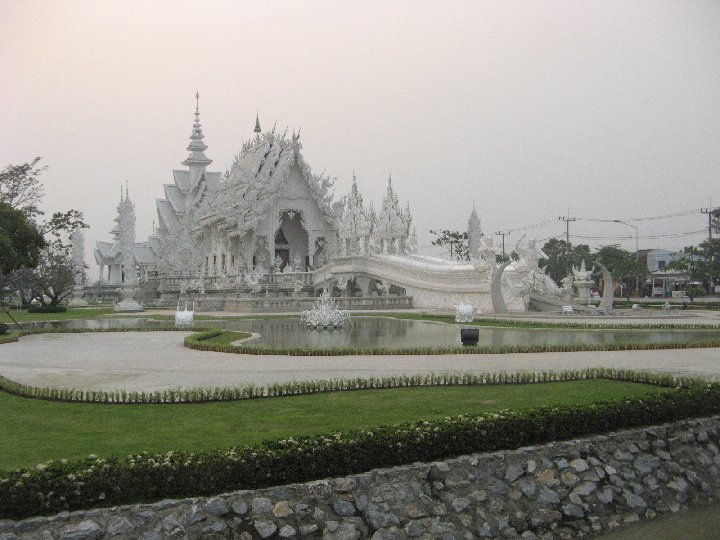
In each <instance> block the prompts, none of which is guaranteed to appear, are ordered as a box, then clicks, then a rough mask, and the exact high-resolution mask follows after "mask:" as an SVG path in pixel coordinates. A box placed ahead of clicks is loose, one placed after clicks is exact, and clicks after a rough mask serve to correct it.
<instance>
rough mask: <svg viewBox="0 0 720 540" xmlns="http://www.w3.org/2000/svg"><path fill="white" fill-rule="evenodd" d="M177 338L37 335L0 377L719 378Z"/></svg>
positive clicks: (612, 355) (155, 385) (188, 383)
mask: <svg viewBox="0 0 720 540" xmlns="http://www.w3.org/2000/svg"><path fill="white" fill-rule="evenodd" d="M185 335H187V334H186V333H184V332H122V333H112V332H110V333H88V334H39V335H34V336H26V337H23V338H21V339H20V341H19V342H18V343H10V344H6V345H1V346H0V375H3V376H5V377H7V378H9V379H12V380H14V381H18V382H21V383H25V384H30V385H34V386H54V387H64V388H77V389H96V390H115V389H125V390H160V389H167V388H178V387H185V388H187V387H193V386H202V387H221V386H236V385H244V384H250V383H253V384H257V385H266V384H270V383H275V382H283V381H291V380H310V379H321V378H324V379H327V378H333V377H343V378H349V377H370V376H380V375H393V374H415V373H430V372H435V373H439V372H492V371H547V370H566V369H577V368H585V367H613V368H631V369H643V370H652V371H659V372H667V373H674V374H677V375H703V376H707V377H711V378H720V349H684V350H656V351H619V352H577V353H532V354H504V355H480V354H474V355H421V356H394V355H389V356H334V357H323V356H319V357H318V356H305V357H303V356H299V357H298V356H279V355H267V356H254V355H252V356H251V355H238V354H228V353H215V352H201V351H195V350H192V349H188V348H186V347H184V346H183V337H184V336H185Z"/></svg>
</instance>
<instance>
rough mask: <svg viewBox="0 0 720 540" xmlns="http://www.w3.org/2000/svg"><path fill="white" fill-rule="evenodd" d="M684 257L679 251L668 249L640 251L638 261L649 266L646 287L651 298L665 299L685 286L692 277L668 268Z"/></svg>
mask: <svg viewBox="0 0 720 540" xmlns="http://www.w3.org/2000/svg"><path fill="white" fill-rule="evenodd" d="M680 257H682V253H681V252H679V251H668V250H666V249H642V250H640V251H638V259H640V260H641V261H642V262H644V263H645V264H646V265H647V268H648V271H649V272H650V276H649V278H648V279H647V280H646V281H645V285H646V286H647V288H648V289H649V294H650V296H653V297H656V298H665V297H667V296H670V295H671V294H672V291H674V290H678V289H679V288H680V287H681V286H683V285H685V284H686V283H687V282H688V280H689V279H690V276H688V275H687V274H686V273H684V272H678V271H676V270H668V269H667V266H668V265H669V264H670V263H671V262H672V261H676V260H678V259H679V258H680Z"/></svg>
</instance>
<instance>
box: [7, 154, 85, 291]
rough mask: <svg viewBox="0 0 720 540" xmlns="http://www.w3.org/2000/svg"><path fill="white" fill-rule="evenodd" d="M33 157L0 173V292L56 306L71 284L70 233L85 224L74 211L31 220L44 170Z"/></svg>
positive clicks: (37, 213) (35, 216)
mask: <svg viewBox="0 0 720 540" xmlns="http://www.w3.org/2000/svg"><path fill="white" fill-rule="evenodd" d="M39 161H40V158H35V159H34V160H33V161H31V162H30V163H23V164H22V165H8V166H7V167H5V168H4V169H3V170H2V171H0V274H2V275H3V276H4V278H3V283H2V285H3V288H4V290H8V289H9V288H12V291H13V292H16V293H18V294H19V295H20V296H21V298H22V300H23V302H28V301H31V300H33V299H35V300H38V301H39V302H40V303H42V304H44V305H45V304H48V303H49V304H50V305H56V304H58V303H59V302H60V301H61V300H62V299H63V298H65V297H66V296H67V295H68V294H70V292H71V291H72V287H73V285H74V275H73V265H72V261H71V260H70V248H71V243H70V241H69V238H70V235H71V233H72V232H73V231H74V230H75V229H77V228H86V227H87V225H86V224H85V222H84V221H83V215H82V213H81V212H78V211H77V210H66V211H63V212H55V213H53V214H52V216H51V217H50V219H48V220H46V221H44V222H41V223H38V222H37V220H38V218H39V216H42V215H43V212H41V211H40V209H39V204H40V203H41V202H42V197H43V195H44V190H43V186H42V184H41V183H40V178H39V177H40V174H41V173H42V172H43V171H45V170H46V169H47V167H40V166H38V163H39ZM23 223H24V224H25V225H24V226H25V227H26V228H25V229H23V228H22V224H23ZM13 231H14V232H13ZM21 231H25V232H24V235H21V234H20V232H21ZM31 233H34V236H33V235H32V234H31ZM11 244H12V246H15V249H14V250H13V249H9V247H12V246H11Z"/></svg>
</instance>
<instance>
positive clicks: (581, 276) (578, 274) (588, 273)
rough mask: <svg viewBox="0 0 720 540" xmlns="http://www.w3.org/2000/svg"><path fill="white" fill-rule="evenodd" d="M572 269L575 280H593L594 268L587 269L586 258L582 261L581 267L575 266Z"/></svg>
mask: <svg viewBox="0 0 720 540" xmlns="http://www.w3.org/2000/svg"><path fill="white" fill-rule="evenodd" d="M572 271H573V276H574V277H575V281H592V269H591V270H586V269H585V259H583V260H582V262H581V263H580V268H577V267H573V269H572Z"/></svg>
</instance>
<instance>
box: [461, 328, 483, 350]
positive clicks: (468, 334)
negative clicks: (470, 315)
mask: <svg viewBox="0 0 720 540" xmlns="http://www.w3.org/2000/svg"><path fill="white" fill-rule="evenodd" d="M479 339H480V329H479V328H461V329H460V341H462V344H463V345H465V346H466V347H467V346H470V345H477V344H478V340H479Z"/></svg>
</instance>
